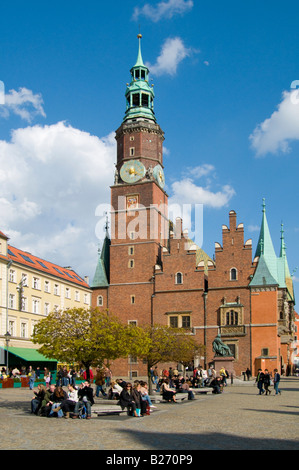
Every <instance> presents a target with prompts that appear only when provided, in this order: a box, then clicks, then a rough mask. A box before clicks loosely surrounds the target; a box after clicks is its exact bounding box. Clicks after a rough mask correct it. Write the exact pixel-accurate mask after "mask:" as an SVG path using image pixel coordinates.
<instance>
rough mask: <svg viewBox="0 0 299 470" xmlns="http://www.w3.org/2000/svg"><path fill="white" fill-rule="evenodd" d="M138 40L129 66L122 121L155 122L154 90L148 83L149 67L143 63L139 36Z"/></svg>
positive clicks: (140, 36)
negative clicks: (130, 66) (136, 53)
mask: <svg viewBox="0 0 299 470" xmlns="http://www.w3.org/2000/svg"><path fill="white" fill-rule="evenodd" d="M137 38H138V41H139V46H138V55H137V61H136V64H135V65H134V66H133V67H132V68H131V70H130V72H131V76H132V79H131V83H130V84H129V85H127V89H126V93H125V96H126V103H127V108H126V113H125V117H124V121H128V120H136V119H138V120H140V119H142V120H151V121H154V122H156V118H155V113H154V97H155V94H154V90H153V87H151V86H150V85H149V69H148V68H147V67H146V65H144V63H143V59H142V53H141V38H142V35H141V34H138V36H137Z"/></svg>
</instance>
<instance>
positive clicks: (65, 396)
mask: <svg viewBox="0 0 299 470" xmlns="http://www.w3.org/2000/svg"><path fill="white" fill-rule="evenodd" d="M97 387H98V386H96V392H95V396H99V395H97V390H98V388H97ZM102 392H103V396H105V397H107V398H109V399H111V400H112V399H117V400H118V403H119V405H120V406H121V408H122V409H127V411H128V414H129V415H132V416H136V417H142V416H144V415H145V414H149V413H150V409H151V408H156V407H155V406H154V405H153V404H152V402H151V399H150V396H149V394H148V387H147V383H146V382H144V381H138V380H136V381H135V382H134V383H133V384H131V383H130V382H125V381H124V380H122V379H118V380H117V381H112V382H111V384H110V386H109V391H108V393H106V392H104V389H103V388H102ZM93 404H94V388H93V387H92V385H91V383H90V381H89V380H85V381H84V382H82V383H81V384H80V385H79V387H78V386H76V385H74V384H68V385H67V391H65V390H64V388H63V386H60V385H55V384H50V386H49V388H47V387H46V386H45V385H44V384H38V386H37V391H35V392H34V397H33V398H32V400H31V412H32V413H34V414H36V415H37V416H45V417H57V418H62V417H65V418H66V419H68V418H70V417H71V418H73V419H77V418H78V417H80V416H82V410H84V413H85V414H86V416H84V417H86V418H87V419H90V418H91V407H92V405H93ZM80 413H81V414H80Z"/></svg>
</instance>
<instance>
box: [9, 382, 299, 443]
mask: <svg viewBox="0 0 299 470" xmlns="http://www.w3.org/2000/svg"><path fill="white" fill-rule="evenodd" d="M271 388H272V387H271ZM280 388H281V390H282V394H281V395H277V396H275V395H274V391H272V393H271V395H270V396H265V395H262V396H259V395H258V390H257V388H256V386H255V384H254V383H253V382H252V383H248V384H246V385H245V384H239V385H235V384H234V385H228V386H227V387H226V388H225V390H224V393H223V394H221V395H212V394H208V395H204V396H198V397H197V399H196V400H194V401H186V402H182V403H178V404H175V403H169V404H168V403H165V404H158V405H157V408H158V410H157V411H155V412H154V413H152V414H151V415H150V416H145V417H143V418H132V417H128V416H126V415H120V416H106V417H104V416H102V417H93V418H92V419H91V420H72V419H64V418H61V419H58V418H42V417H37V416H35V415H32V414H31V413H30V400H31V398H32V395H33V394H32V392H31V391H30V390H29V389H25V388H23V389H22V388H19V389H0V423H1V438H0V442H1V444H0V449H1V450H72V449H73V450H106V451H107V450H150V451H156V450H160V451H162V450H165V451H166V450H173V451H187V450H253V449H255V450H271V449H277V450H291V449H293V450H295V449H296V450H299V419H298V417H299V378H298V377H287V378H283V379H282V381H281V386H280ZM104 402H105V403H107V401H106V400H104V399H97V403H104Z"/></svg>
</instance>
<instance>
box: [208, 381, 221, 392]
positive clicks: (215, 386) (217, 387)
mask: <svg viewBox="0 0 299 470" xmlns="http://www.w3.org/2000/svg"><path fill="white" fill-rule="evenodd" d="M209 386H210V387H212V388H213V390H212V393H222V388H223V385H222V383H221V378H220V377H215V378H214V379H213V380H212V381H211V383H210V385H209Z"/></svg>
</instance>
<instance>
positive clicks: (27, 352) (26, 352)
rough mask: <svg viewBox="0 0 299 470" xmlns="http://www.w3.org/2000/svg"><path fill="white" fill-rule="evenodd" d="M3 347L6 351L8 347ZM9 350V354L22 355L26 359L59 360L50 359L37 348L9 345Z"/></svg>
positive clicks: (33, 360) (40, 360) (32, 360)
mask: <svg viewBox="0 0 299 470" xmlns="http://www.w3.org/2000/svg"><path fill="white" fill-rule="evenodd" d="M2 349H4V350H5V351H6V348H2ZM8 352H9V354H13V355H14V356H17V357H20V358H21V359H23V360H24V361H29V362H30V361H31V362H57V360H56V359H49V358H48V357H45V356H43V355H42V354H41V353H39V352H38V351H37V349H30V348H15V347H9V348H8Z"/></svg>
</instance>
